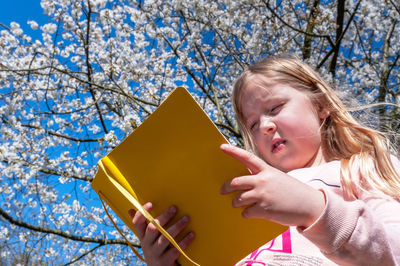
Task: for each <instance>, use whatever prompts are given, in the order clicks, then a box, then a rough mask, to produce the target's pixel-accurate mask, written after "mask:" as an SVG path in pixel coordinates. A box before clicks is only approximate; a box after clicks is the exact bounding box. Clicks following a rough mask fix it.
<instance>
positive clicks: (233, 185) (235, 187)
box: [220, 176, 254, 194]
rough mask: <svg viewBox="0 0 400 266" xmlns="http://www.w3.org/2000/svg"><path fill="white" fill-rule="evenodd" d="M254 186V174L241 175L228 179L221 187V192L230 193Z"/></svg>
mask: <svg viewBox="0 0 400 266" xmlns="http://www.w3.org/2000/svg"><path fill="white" fill-rule="evenodd" d="M253 187H254V176H240V177H236V178H233V179H231V180H229V181H227V182H226V183H225V184H223V185H222V187H221V190H220V192H221V194H228V193H232V192H235V191H239V190H249V189H252V188H253Z"/></svg>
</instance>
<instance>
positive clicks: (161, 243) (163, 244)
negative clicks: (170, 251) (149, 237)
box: [154, 216, 189, 250]
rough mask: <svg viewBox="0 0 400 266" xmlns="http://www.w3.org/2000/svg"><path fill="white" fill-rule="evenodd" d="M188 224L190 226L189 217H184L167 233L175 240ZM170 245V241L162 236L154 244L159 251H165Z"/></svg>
mask: <svg viewBox="0 0 400 266" xmlns="http://www.w3.org/2000/svg"><path fill="white" fill-rule="evenodd" d="M188 224H189V217H188V216H183V217H182V218H180V219H179V220H178V221H177V222H176V223H175V224H173V225H172V226H171V227H170V228H168V230H167V232H168V233H169V234H170V236H172V237H173V238H175V237H176V236H177V235H178V234H179V233H180V232H181V231H182V230H183V229H184V228H185V227H186V226H187V225H188ZM169 244H170V242H169V240H168V239H167V238H166V237H165V236H164V235H162V234H161V235H160V236H159V237H158V239H157V240H156V241H155V243H154V245H155V246H156V247H157V249H159V250H165V249H166V248H167V247H168V245H169Z"/></svg>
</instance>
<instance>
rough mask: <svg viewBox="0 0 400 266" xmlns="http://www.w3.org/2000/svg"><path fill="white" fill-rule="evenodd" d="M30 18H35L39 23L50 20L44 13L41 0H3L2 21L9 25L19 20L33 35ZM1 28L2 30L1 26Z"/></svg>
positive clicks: (27, 31)
mask: <svg viewBox="0 0 400 266" xmlns="http://www.w3.org/2000/svg"><path fill="white" fill-rule="evenodd" d="M28 20H34V21H36V22H37V23H38V24H39V25H42V24H44V23H46V22H48V17H47V16H46V15H44V14H43V9H42V7H41V6H40V0H7V1H2V3H1V8H0V23H3V24H4V25H6V26H7V27H8V26H10V23H11V22H12V21H15V22H18V23H19V24H20V25H21V28H22V29H23V30H24V32H25V33H27V34H28V35H31V34H32V33H33V31H31V30H30V27H29V25H28V24H27V22H28ZM0 30H2V29H1V28H0Z"/></svg>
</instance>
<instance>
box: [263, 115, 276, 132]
mask: <svg viewBox="0 0 400 266" xmlns="http://www.w3.org/2000/svg"><path fill="white" fill-rule="evenodd" d="M260 130H261V132H262V134H263V135H270V134H272V133H275V131H276V124H275V123H274V121H272V119H271V118H270V117H265V116H264V117H262V118H261V121H260Z"/></svg>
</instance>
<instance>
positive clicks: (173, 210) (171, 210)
mask: <svg viewBox="0 0 400 266" xmlns="http://www.w3.org/2000/svg"><path fill="white" fill-rule="evenodd" d="M176 211H177V209H176V206H171V207H169V212H170V213H175V212H176Z"/></svg>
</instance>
